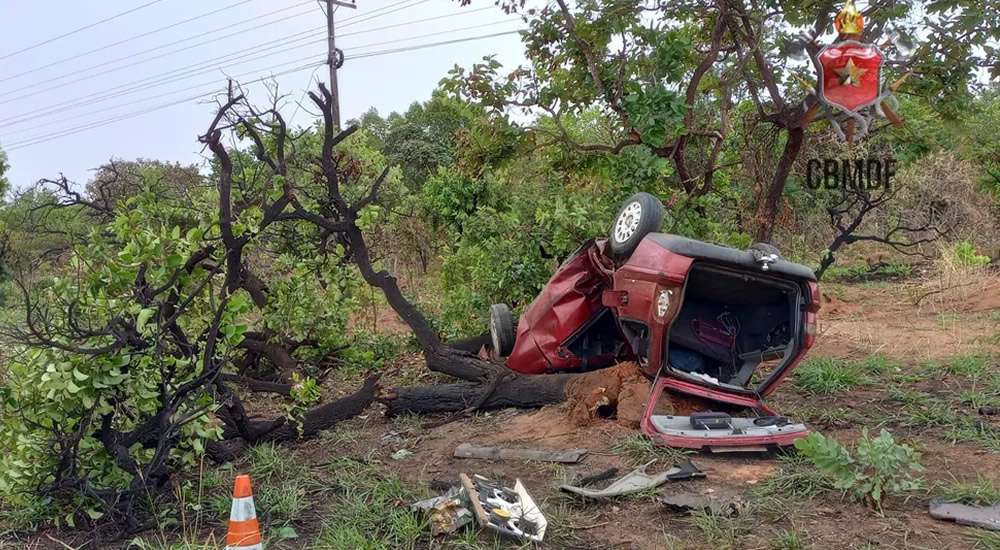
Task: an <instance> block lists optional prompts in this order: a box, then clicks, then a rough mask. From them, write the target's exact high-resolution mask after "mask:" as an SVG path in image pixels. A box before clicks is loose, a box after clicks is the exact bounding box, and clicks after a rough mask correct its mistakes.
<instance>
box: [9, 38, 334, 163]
mask: <svg viewBox="0 0 1000 550" xmlns="http://www.w3.org/2000/svg"><path fill="white" fill-rule="evenodd" d="M312 57H315V56H312ZM323 63H325V61H319V62H313V63H309V64H306V65H301V66H299V67H295V68H294V69H289V70H287V71H282V72H280V73H274V74H271V75H268V76H266V77H261V78H259V79H257V80H251V81H249V82H244V83H242V84H243V85H247V84H254V83H257V82H263V81H265V80H270V79H273V78H277V77H279V76H284V75H287V74H292V73H295V72H299V71H304V70H307V69H311V68H314V67H317V66H322V65H323ZM284 65H288V63H283V64H282V65H280V66H284ZM223 91H225V90H222V89H219V88H216V89H214V90H213V91H211V92H208V93H203V94H198V95H194V96H190V97H185V98H184V99H179V100H176V101H171V102H169V103H164V104H161V105H156V106H153V107H149V108H146V109H142V110H140V111H135V112H132V113H126V114H123V115H119V116H117V117H114V118H110V119H106V120H99V121H95V122H92V123H89V124H85V125H82V126H77V127H75V128H68V129H66V130H61V131H58V132H53V133H51V134H46V135H42V136H34V137H31V138H26V139H23V140H21V141H15V142H12V143H10V144H9V146H7V145H5V146H4V150H5V151H16V150H18V149H23V148H25V147H30V146H32V145H38V144H40V143H45V142H47V141H51V140H54V139H58V138H61V137H64V136H68V135H72V134H76V133H79V132H83V131H86V130H91V129H93V128H98V127H101V126H106V125H108V124H113V123H115V122H120V121H122V120H127V119H130V118H134V117H137V116H141V115H145V114H149V113H152V112H155V111H160V110H163V109H166V108H169V107H173V106H176V105H180V104H182V103H188V102H190V101H195V100H197V99H202V98H206V97H211V96H213V95H215V94H218V93H221V92H223Z"/></svg>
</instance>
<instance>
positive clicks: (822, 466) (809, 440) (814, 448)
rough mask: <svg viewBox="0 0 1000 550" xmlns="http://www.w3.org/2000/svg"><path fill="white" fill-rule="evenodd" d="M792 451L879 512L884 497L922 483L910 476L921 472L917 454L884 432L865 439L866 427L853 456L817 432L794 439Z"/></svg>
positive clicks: (911, 488)
mask: <svg viewBox="0 0 1000 550" xmlns="http://www.w3.org/2000/svg"><path fill="white" fill-rule="evenodd" d="M795 448H796V449H798V450H799V452H800V453H802V455H803V456H805V457H806V458H807V459H808V460H809V461H810V462H812V464H813V465H814V466H816V467H817V468H819V470H820V471H822V472H824V473H826V474H828V475H830V476H831V477H833V479H834V487H836V488H837V489H842V490H844V491H845V492H846V493H847V494H848V495H849V496H850V497H851V500H854V501H861V502H864V503H865V504H866V505H868V506H870V507H871V508H877V509H879V510H881V509H882V501H883V500H884V499H885V497H886V495H899V494H903V493H906V492H907V491H912V490H915V489H919V488H920V487H921V485H922V480H920V479H919V478H914V477H913V476H912V474H911V472H922V471H924V467H923V466H921V465H920V453H919V452H918V451H917V450H915V449H914V448H913V447H910V446H909V445H907V444H905V443H903V444H900V443H896V441H895V440H894V439H893V437H892V434H891V433H889V431H888V430H885V429H883V430H882V432H881V433H880V434H879V436H878V437H876V438H875V439H869V438H868V428H865V429H864V430H862V432H861V437H860V438H859V439H858V442H857V446H856V449H855V452H854V453H851V451H849V450H848V449H847V448H845V447H844V446H843V445H842V444H841V443H840V442H839V441H837V440H836V439H834V438H832V437H826V436H824V435H823V434H821V433H811V434H809V436H808V437H805V438H801V439H797V440H796V441H795Z"/></svg>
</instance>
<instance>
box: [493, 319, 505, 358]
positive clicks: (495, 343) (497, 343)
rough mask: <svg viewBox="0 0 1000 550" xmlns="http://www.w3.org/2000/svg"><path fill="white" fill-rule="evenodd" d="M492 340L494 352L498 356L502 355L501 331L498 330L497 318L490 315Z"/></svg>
mask: <svg viewBox="0 0 1000 550" xmlns="http://www.w3.org/2000/svg"><path fill="white" fill-rule="evenodd" d="M490 340H492V341H493V351H494V352H496V353H497V354H498V355H499V354H500V353H502V350H501V349H500V331H499V330H497V317H496V315H493V314H490Z"/></svg>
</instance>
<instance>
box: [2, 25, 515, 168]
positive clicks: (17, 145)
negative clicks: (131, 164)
mask: <svg viewBox="0 0 1000 550" xmlns="http://www.w3.org/2000/svg"><path fill="white" fill-rule="evenodd" d="M518 32H521V31H519V30H516V31H505V32H500V33H493V34H487V35H481V36H472V37H466V38H460V39H455V40H445V41H439V42H432V43H428V44H418V45H414V46H407V47H403V48H394V49H389V50H382V51H375V52H367V53H363V54H359V55H356V56H350V57H347V59H360V58H366V57H376V56H380V55H389V54H393V53H401V52H407V51H414V50H420V49H425V48H432V47H437V46H443V45H448V44H457V43H463V42H471V41H475V40H483V39H487V38H494V37H499V36H505V35H510V34H514V33H518ZM323 63H324V62H320V63H319V64H318V65H322V64H323ZM316 66H317V64H316V63H310V64H307V65H303V66H301V67H297V68H296V69H292V70H290V71H285V72H282V73H278V74H273V75H270V76H268V77H263V78H260V79H257V80H254V81H250V82H246V83H244V84H252V83H255V82H262V81H264V80H268V79H271V78H275V77H278V76H282V75H285V74H290V73H292V72H296V71H300V70H304V69H308V68H313V67H316ZM215 93H219V92H218V90H216V91H214V92H209V93H207V94H199V95H196V96H192V97H187V98H184V99H181V100H176V101H172V102H169V103H165V104H162V105H157V106H154V107H149V108H146V109H143V110H141V111H137V112H133V113H127V114H125V115H119V116H117V117H113V118H110V119H105V120H99V121H95V122H92V123H89V124H85V125H82V126H78V127H74V128H69V129H66V130H62V131H58V132H54V133H51V134H45V135H41V136H34V137H30V138H26V139H23V140H21V141H15V142H12V143H9V144H7V145H5V146H4V149H5V150H6V151H8V152H10V151H15V150H18V149H23V148H25V147H30V146H33V145H38V144H41V143H45V142H48V141H51V140H54V139H58V138H61V137H64V136H68V135H72V134H76V133H79V132H83V131H86V130H90V129H94V128H99V127H102V126H106V125H108V124H114V123H116V122H120V121H122V120H126V119H129V118H133V117H136V116H141V115H144V114H148V113H152V112H155V111H158V110H162V109H165V108H169V107H172V106H175V105H179V104H181V103H186V102H189V101H193V100H196V99H199V98H203V97H207V96H211V95H213V94H215ZM147 99H148V98H147Z"/></svg>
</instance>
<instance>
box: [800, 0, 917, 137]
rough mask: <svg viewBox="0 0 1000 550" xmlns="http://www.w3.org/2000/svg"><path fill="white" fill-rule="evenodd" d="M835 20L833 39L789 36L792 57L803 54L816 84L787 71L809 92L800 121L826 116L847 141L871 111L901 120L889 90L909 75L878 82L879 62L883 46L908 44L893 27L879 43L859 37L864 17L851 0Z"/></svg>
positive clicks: (900, 48)
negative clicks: (820, 41) (793, 38)
mask: <svg viewBox="0 0 1000 550" xmlns="http://www.w3.org/2000/svg"><path fill="white" fill-rule="evenodd" d="M834 26H835V27H836V29H837V33H838V39H837V42H835V43H833V44H830V45H827V46H821V45H819V44H818V43H816V40H815V39H814V38H812V37H810V36H807V35H804V34H803V35H800V36H799V38H798V39H797V40H796V41H794V42H793V51H792V52H791V55H792V57H793V58H795V57H799V58H802V59H804V58H805V57H806V55H808V57H809V59H810V60H811V61H812V64H813V66H814V67H815V69H816V75H817V78H816V85H815V86H813V85H811V84H810V83H808V82H806V81H805V80H803V79H801V78H799V77H798V76H797V75H795V74H794V73H793V74H792V76H794V77H795V78H797V79H798V80H799V82H800V83H801V84H802V85H803V86H805V87H806V89H808V90H809V92H810V95H811V99H810V100H808V101H806V102H805V103H804V106H805V109H806V112H805V114H804V117H803V120H802V125H803V126H806V125H808V124H809V123H810V122H812V121H813V120H815V119H816V118H818V117H823V118H826V119H827V120H828V121H829V122H830V126H831V127H832V128H833V130H834V132H835V133H836V134H837V136H838V137H839V138H840V139H841V141H846V142H847V143H848V147H852V146H853V144H854V142H855V141H856V140H860V139H863V138H864V137H865V136H867V135H868V132H869V131H870V129H871V127H872V122H873V120H874V119H875V117H884V118H888V119H889V121H890V122H891V123H892V124H893V125H894V126H901V125H902V124H903V122H902V120H901V119H900V118H899V116H898V115H897V114H896V109H897V108H898V105H899V103H898V101H896V98H895V97H894V96H893V92H895V91H896V88H897V87H899V85H900V84H902V83H903V81H904V80H905V79H906V77H907V76H909V75H908V74H907V75H903V76H902V77H901V78H899V79H898V80H897V81H896V82H894V83H893V84H892V85H890V86H883V85H882V66H883V62H884V61H885V59H886V56H885V54H884V53H883V50H884V49H885V48H892V49H893V50H894V51H895V53H896V54H897V56H900V57H902V56H906V55H908V54H909V53H910V52H911V51H912V48H913V44H912V42H910V41H909V40H908V39H906V38H904V37H903V35H902V33H900V32H898V31H896V32H893V33H892V34H891V35H890V36H889V39H888V40H886V41H885V42H883V43H882V44H879V45H875V44H869V43H866V42H862V41H861V39H862V35H863V31H864V17H863V16H862V14H861V12H859V11H858V10H857V8H856V7H855V6H854V2H853V0H847V3H846V4H845V5H844V9H843V10H841V12H840V13H839V14H838V15H837V17H836V19H834Z"/></svg>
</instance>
